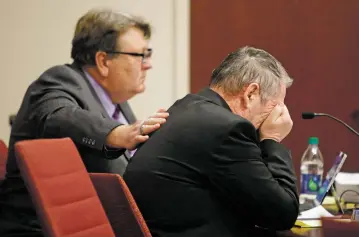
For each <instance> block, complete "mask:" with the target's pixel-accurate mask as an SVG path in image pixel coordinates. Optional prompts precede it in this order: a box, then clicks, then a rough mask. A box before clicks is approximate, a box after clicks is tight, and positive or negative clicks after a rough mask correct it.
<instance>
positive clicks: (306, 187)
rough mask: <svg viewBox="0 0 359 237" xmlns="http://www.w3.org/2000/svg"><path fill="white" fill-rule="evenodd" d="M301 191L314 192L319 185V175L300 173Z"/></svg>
mask: <svg viewBox="0 0 359 237" xmlns="http://www.w3.org/2000/svg"><path fill="white" fill-rule="evenodd" d="M301 181H302V184H301V193H307V194H316V193H317V192H318V190H319V188H320V185H321V178H320V175H316V174H302V177H301Z"/></svg>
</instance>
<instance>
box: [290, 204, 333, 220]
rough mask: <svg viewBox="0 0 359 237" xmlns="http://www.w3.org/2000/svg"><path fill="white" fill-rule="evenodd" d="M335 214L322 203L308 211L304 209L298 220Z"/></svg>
mask: <svg viewBox="0 0 359 237" xmlns="http://www.w3.org/2000/svg"><path fill="white" fill-rule="evenodd" d="M331 216H333V215H332V214H330V212H328V211H327V210H325V208H324V207H323V206H322V205H319V206H316V207H314V208H311V209H309V210H307V211H303V212H302V213H300V215H299V216H298V219H297V220H308V219H310V220H313V219H314V220H315V219H318V220H319V219H320V218H321V217H331Z"/></svg>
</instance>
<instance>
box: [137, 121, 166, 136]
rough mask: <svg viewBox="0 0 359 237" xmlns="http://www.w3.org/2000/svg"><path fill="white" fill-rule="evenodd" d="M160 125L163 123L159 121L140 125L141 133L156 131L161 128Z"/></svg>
mask: <svg viewBox="0 0 359 237" xmlns="http://www.w3.org/2000/svg"><path fill="white" fill-rule="evenodd" d="M160 126H161V125H160V124H159V123H156V124H153V125H146V124H142V125H141V126H140V128H139V129H138V131H139V135H147V134H150V133H152V132H154V131H156V130H157V129H159V127H160Z"/></svg>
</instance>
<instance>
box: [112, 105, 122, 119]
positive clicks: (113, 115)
mask: <svg viewBox="0 0 359 237" xmlns="http://www.w3.org/2000/svg"><path fill="white" fill-rule="evenodd" d="M120 112H121V108H120V106H119V105H117V106H116V109H115V111H114V112H113V114H112V118H113V119H114V120H118V118H119V117H120Z"/></svg>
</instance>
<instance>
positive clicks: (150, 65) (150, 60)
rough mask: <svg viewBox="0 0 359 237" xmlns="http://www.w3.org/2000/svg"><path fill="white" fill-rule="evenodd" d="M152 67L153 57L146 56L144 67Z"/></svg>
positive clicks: (145, 68)
mask: <svg viewBox="0 0 359 237" xmlns="http://www.w3.org/2000/svg"><path fill="white" fill-rule="evenodd" d="M151 68H152V59H151V58H150V57H149V58H146V60H145V61H144V62H143V63H142V69H143V70H149V69H151Z"/></svg>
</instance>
